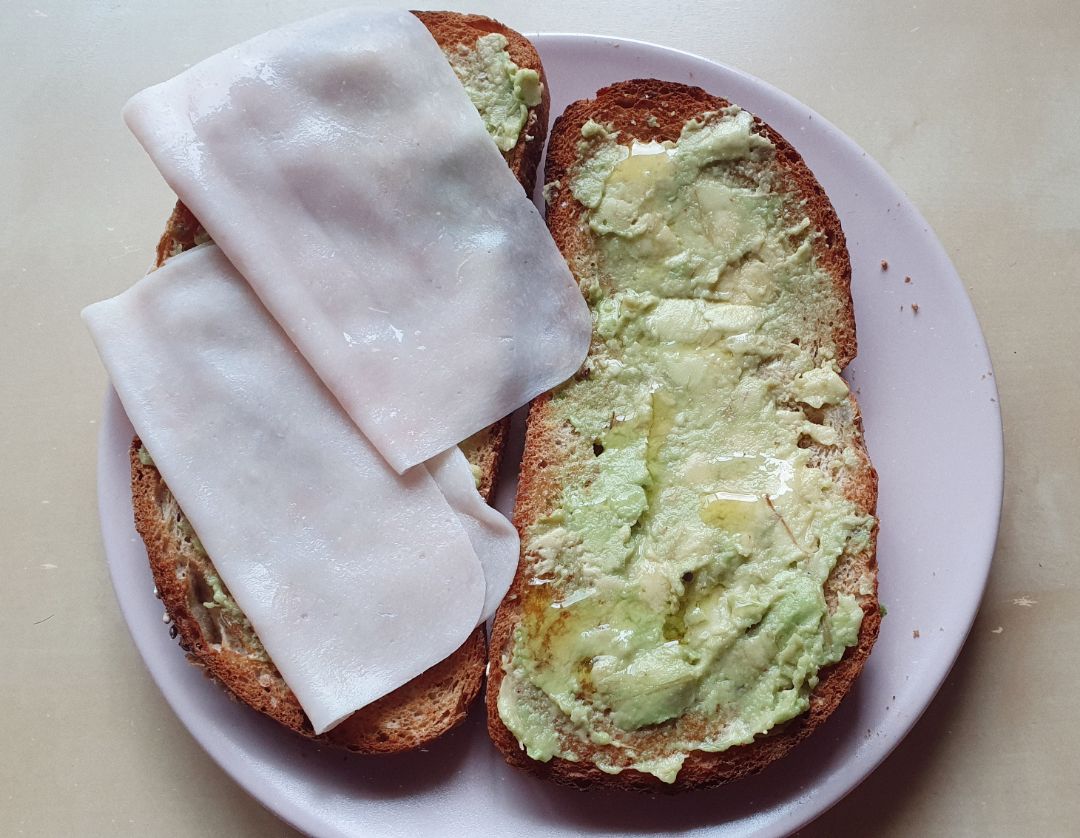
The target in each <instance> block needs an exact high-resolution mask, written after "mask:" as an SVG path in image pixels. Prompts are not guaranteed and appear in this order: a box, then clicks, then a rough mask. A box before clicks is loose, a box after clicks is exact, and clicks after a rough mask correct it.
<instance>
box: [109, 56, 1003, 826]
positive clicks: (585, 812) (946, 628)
mask: <svg viewBox="0 0 1080 838" xmlns="http://www.w3.org/2000/svg"><path fill="white" fill-rule="evenodd" d="M533 42H534V43H535V44H536V46H537V48H538V49H539V51H540V54H541V57H542V58H543V61H544V66H545V68H546V69H547V74H548V79H549V82H550V87H551V90H552V93H553V98H552V113H553V114H559V113H561V112H562V110H563V108H564V107H565V106H566V105H567V104H568V103H569V102H571V101H573V100H575V99H580V98H585V97H590V96H592V95H593V94H594V93H595V91H596V90H597V89H598V88H600V87H602V86H604V85H606V84H609V83H611V82H614V81H619V80H622V79H629V78H641V77H654V78H661V79H669V80H672V81H679V82H689V83H691V84H696V85H700V86H701V87H704V88H705V89H706V90H708V91H709V92H711V93H714V94H717V95H720V96H723V97H725V98H727V99H730V100H731V101H733V102H737V103H739V104H740V105H742V106H743V107H745V108H747V109H748V110H751V111H753V112H754V113H757V114H759V115H760V116H761V117H762V118H763V119H765V120H766V121H767V122H769V123H770V124H771V125H773V126H774V127H775V128H777V129H778V130H779V131H780V132H781V133H782V134H783V135H784V136H785V137H787V139H788V140H789V141H790V142H791V143H792V145H794V146H795V147H796V148H797V149H798V150H799V151H800V152H801V153H802V155H803V156H804V157H805V158H806V162H807V163H808V164H809V165H810V168H811V169H813V171H814V172H815V173H816V174H817V176H818V178H819V179H820V181H821V183H822V185H823V186H824V187H825V190H826V192H828V194H829V197H830V198H831V199H832V201H833V203H834V205H835V206H836V210H837V212H838V213H839V215H840V220H841V221H842V222H843V225H844V230H845V232H846V233H847V239H848V245H849V247H850V249H851V261H852V266H853V268H854V281H853V292H854V296H855V311H856V316H857V320H858V332H859V357H858V360H856V361H855V362H854V363H853V364H852V365H851V367H850V368H849V370H848V372H847V378H848V380H849V381H850V382H851V383H852V386H853V387H854V388H855V390H856V392H857V393H858V395H859V400H860V403H861V405H862V410H863V415H864V417H865V424H866V436H867V441H868V443H869V446H870V453H871V456H872V457H873V460H874V463H875V465H876V466H877V468H878V471H879V473H880V477H881V498H880V506H879V515H880V518H881V536H880V540H879V552H878V556H879V561H880V567H881V574H880V580H881V599H882V601H883V602H884V603H885V604H886V605H887V606H888V612H889V613H888V616H887V617H886V619H885V621H884V624H883V627H882V631H881V638H880V639H879V640H878V643H877V647H876V648H875V649H874V653H873V655H872V656H871V658H870V662H869V664H868V665H867V667H866V670H865V671H864V673H863V675H862V677H861V678H860V680H859V681H858V683H857V684H856V686H855V689H854V691H853V692H852V693H851V695H850V696H849V697H848V698H847V700H846V701H845V702H844V704H843V706H842V707H841V708H840V710H839V711H838V712H837V713H836V715H835V716H834V717H833V718H832V719H831V720H830V721H829V722H828V724H827V725H826V726H825V727H824V728H822V729H821V730H820V731H818V732H817V733H816V734H815V735H814V736H813V737H812V738H811V739H810V740H809V741H808V742H807V743H806V744H804V745H803V746H801V747H800V748H799V749H798V750H797V751H796V752H795V753H794V754H793V755H792V756H791V757H789V758H788V759H786V760H783V761H781V762H780V763H779V764H776V765H773V766H771V767H770V768H768V769H766V771H764V772H763V773H762V774H760V775H758V776H757V777H754V778H751V779H749V780H744V781H742V782H739V783H737V784H735V785H733V786H730V787H727V788H722V789H719V790H716V791H711V792H699V793H694V794H689V795H683V796H680V797H677V798H667V797H660V798H650V797H642V796H635V795H631V794H626V793H599V792H598V793H588V794H581V793H577V792H573V791H569V790H566V789H561V788H557V787H554V786H552V785H549V784H547V783H544V782H540V781H537V780H535V779H533V778H532V777H528V776H525V775H523V774H520V773H518V772H515V771H512V770H510V769H509V768H508V767H507V766H506V765H505V764H504V763H503V761H502V759H501V757H499V755H498V754H497V753H496V752H495V749H494V748H493V747H492V746H491V744H490V743H489V742H488V739H487V736H486V733H485V730H484V725H483V718H482V717H483V712H482V710H481V708H480V707H479V706H477V707H476V708H475V709H474V712H473V713H472V715H471V718H470V720H469V721H468V722H467V723H466V725H465V726H464V727H463V728H461V729H459V730H457V731H455V732H454V733H452V734H450V735H449V736H446V737H444V738H443V739H442V740H440V741H439V742H437V743H435V744H434V745H433V746H432V747H431V748H429V749H428V750H427V751H425V752H421V753H413V754H405V755H401V756H397V757H391V758H365V757H359V756H353V755H348V754H344V753H340V752H337V751H334V750H328V749H325V748H319V747H316V746H315V745H312V744H310V743H309V742H306V741H304V740H302V739H300V738H299V737H296V736H293V735H292V734H290V733H288V732H287V731H285V730H284V729H282V728H280V727H278V726H277V725H276V724H275V723H273V722H270V721H268V720H266V719H264V718H262V717H261V716H259V715H257V714H256V713H253V712H251V711H249V710H247V709H246V708H244V707H241V706H239V705H237V704H236V703H235V702H232V701H230V700H229V699H228V698H226V696H225V694H224V692H223V691H222V690H220V689H219V688H218V687H216V686H215V685H213V684H212V683H210V682H208V681H207V680H206V679H205V678H203V676H202V675H201V674H200V673H199V671H198V670H196V669H195V668H194V667H191V666H190V665H188V663H187V662H186V661H185V659H184V655H183V654H182V653H181V652H180V650H179V649H178V648H177V647H176V643H175V641H172V640H170V639H169V635H168V630H167V629H166V627H165V626H163V625H162V622H161V606H160V603H158V602H157V600H155V599H154V598H153V597H152V596H151V589H152V587H153V582H152V580H151V577H150V571H149V569H148V567H147V562H146V554H145V551H144V550H143V546H142V543H141V542H140V540H139V539H138V537H137V536H136V534H135V531H134V529H133V527H132V521H131V518H132V516H131V496H130V493H129V484H128V466H127V453H126V452H127V446H128V444H129V442H130V440H131V433H132V431H131V425H130V424H129V423H128V420H127V418H126V416H125V415H124V412H123V409H122V408H121V407H120V404H119V401H118V400H117V398H116V396H115V395H114V394H113V393H111V391H110V393H109V395H108V397H107V399H106V403H105V419H104V422H103V425H102V435H101V450H100V455H99V456H100V460H99V469H100V471H99V491H100V505H101V519H102V529H103V533H104V539H105V547H106V552H107V555H108V561H109V568H110V571H111V573H112V578H113V584H114V585H115V587H116V593H117V597H118V599H119V601H120V606H121V608H122V609H123V612H124V616H125V618H126V619H127V622H128V626H129V627H130V629H131V633H132V636H133V637H134V639H135V643H136V645H137V646H138V647H139V651H140V652H141V653H142V656H143V658H144V659H145V660H146V664H147V666H148V667H149V668H150V671H151V672H152V673H153V676H154V678H155V679H156V680H157V683H158V685H159V686H160V687H161V690H162V692H163V693H164V694H165V696H166V698H167V699H168V701H169V703H170V704H171V705H172V707H173V709H174V710H175V711H176V713H177V715H178V716H179V717H180V718H181V720H182V721H183V722H184V724H185V725H187V727H188V729H189V730H190V731H191V733H192V735H193V736H194V737H195V738H196V739H197V740H198V741H199V742H200V743H201V744H202V746H203V747H204V748H205V749H206V750H207V751H208V752H209V753H210V755H211V756H212V757H213V758H214V759H215V760H217V762H218V763H220V765H221V766H222V767H223V768H224V769H225V770H226V771H227V772H229V774H231V775H232V776H233V777H234V778H235V779H236V781H237V782H239V783H240V784H241V785H242V786H243V787H244V788H245V789H247V791H248V792H250V793H251V794H252V795H254V796H255V797H256V798H258V799H259V800H260V801H261V802H262V803H263V804H264V805H265V806H266V807H267V808H269V809H271V810H273V811H274V812H276V813H277V814H278V815H280V816H281V817H282V818H284V819H285V820H286V821H288V822H289V823H291V824H293V825H295V826H296V827H297V828H299V829H302V830H304V831H306V832H309V833H312V834H316V835H326V836H329V835H358V834H364V835H402V836H414V835H427V834H439V835H465V834H468V835H471V836H479V835H502V836H505V835H530V836H534V835H582V834H584V835H624V834H627V833H643V834H645V833H650V832H661V831H679V832H681V833H684V834H694V835H699V834H701V835H703V834H709V835H735V834H739V835H744V834H745V835H779V834H784V833H787V832H790V831H792V830H794V829H797V828H798V827H800V826H801V825H803V824H805V823H807V822H808V821H810V820H812V819H813V818H814V817H815V816H817V815H818V814H820V813H821V812H823V811H824V810H825V809H826V808H828V807H829V806H831V805H832V804H833V803H835V802H836V801H837V800H839V799H840V798H841V797H843V796H844V795H845V794H846V793H847V792H848V791H850V790H851V789H852V788H853V787H854V786H855V785H856V784H857V783H858V782H859V781H860V780H862V779H863V778H864V777H866V776H867V774H869V773H870V772H871V771H872V770H873V769H874V767H875V766H877V765H878V763H880V762H881V760H882V759H884V758H885V756H886V755H887V754H888V753H889V752H890V751H891V750H892V749H893V748H894V747H895V746H896V745H897V743H898V742H899V741H900V740H901V738H903V736H904V735H905V734H906V733H907V732H908V730H909V729H910V728H911V726H912V725H913V724H914V723H915V721H916V720H917V719H918V718H919V715H920V714H921V713H922V712H923V710H924V709H925V708H926V706H927V704H929V702H930V700H931V699H932V698H933V696H934V693H935V692H936V691H937V689H938V687H939V685H940V684H941V682H942V680H943V679H944V678H945V675H946V673H947V672H948V670H949V668H950V666H952V663H953V661H954V660H955V658H956V655H957V653H958V652H959V650H960V647H961V645H962V644H963V642H964V638H965V637H966V636H967V633H968V629H969V628H970V627H971V623H972V620H973V619H974V616H975V612H976V609H977V607H978V604H979V599H980V596H981V594H982V590H983V586H984V584H985V582H986V576H987V572H988V570H989V567H990V559H991V555H992V553H993V547H994V539H995V536H996V534H997V526H998V514H999V509H1000V504H1001V488H1002V440H1001V419H1000V415H999V412H998V407H997V403H996V398H997V392H996V389H995V387H994V382H993V378H992V377H991V376H990V375H989V373H990V369H991V368H990V358H989V355H988V354H987V349H986V344H985V342H984V341H983V337H982V333H981V332H980V330H979V325H978V322H977V321H976V319H975V314H974V312H973V311H972V308H971V303H970V302H969V300H968V298H967V296H966V294H965V293H964V288H963V285H962V284H961V282H960V279H959V277H958V276H957V275H956V272H955V270H954V269H953V267H952V265H951V264H950V262H949V259H948V257H947V256H946V255H945V252H944V250H943V249H942V247H941V245H940V244H939V243H938V240H937V239H936V238H935V237H934V234H933V233H932V232H931V231H930V229H929V227H928V226H927V224H926V221H924V220H923V218H922V216H920V215H919V212H918V211H917V210H916V209H915V208H914V207H913V206H912V205H911V204H910V203H909V202H908V200H907V199H906V198H905V197H904V195H903V194H902V193H901V192H900V190H899V189H897V187H896V186H895V185H894V184H893V183H892V181H890V180H889V178H888V176H887V175H886V174H885V172H884V171H882V169H881V168H880V167H879V166H878V165H877V164H876V163H875V162H874V161H873V160H871V159H870V158H868V157H867V156H866V154H865V153H864V152H863V151H861V150H860V149H859V148H858V146H856V145H855V144H854V143H853V142H852V141H851V140H849V139H848V138H847V137H845V136H844V135H843V134H842V133H840V132H839V131H838V130H837V129H836V128H834V127H833V126H832V125H830V124H829V123H828V122H826V121H825V120H824V119H822V118H821V117H819V116H818V115H817V114H815V113H813V112H812V111H811V110H810V109H809V108H806V107H805V106H803V105H801V104H799V102H797V101H795V100H794V99H792V98H791V97H790V96H787V95H785V94H784V93H781V92H780V91H778V90H776V89H774V88H772V87H770V86H769V85H767V84H765V83H764V82H761V81H759V80H758V79H755V78H752V77H750V76H748V75H746V74H744V73H741V72H739V71H737V70H734V69H731V68H730V67H724V66H722V65H719V64H714V63H713V62H711V61H706V60H705V59H702V58H697V57H695V56H692V55H688V54H686V53H682V52H677V51H675V50H671V49H666V48H664V47H659V46H654V45H651V44H645V43H639V42H634V41H623V40H614V39H610V38H599V37H594V36H589V35H537V36H535V37H534V38H533ZM149 246H150V244H149V243H148V245H147V247H149ZM883 258H888V260H889V271H888V272H887V274H885V275H883V274H882V271H881V268H880V263H881V260H882V259H883ZM905 275H907V276H910V277H912V283H911V284H910V285H906V284H904V282H903V277H904V276H905ZM912 302H916V303H918V305H919V309H918V313H917V314H916V313H914V312H913V311H912V309H911V305H910V304H911V303H912ZM508 459H510V460H513V459H514V458H513V456H511V457H509V458H508ZM503 490H504V491H503V493H502V497H501V501H500V508H502V509H503V510H504V511H508V510H509V509H510V506H511V502H512V497H513V480H512V479H511V480H509V481H506V483H505V484H504V486H503ZM946 506H947V507H948V509H949V513H948V515H943V514H942V513H941V510H942V509H943V508H944V507H946ZM915 630H918V631H919V635H920V636H919V637H918V639H916V638H915V637H913V632H914V631H915Z"/></svg>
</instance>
